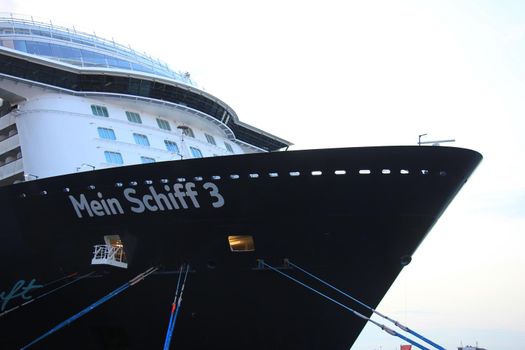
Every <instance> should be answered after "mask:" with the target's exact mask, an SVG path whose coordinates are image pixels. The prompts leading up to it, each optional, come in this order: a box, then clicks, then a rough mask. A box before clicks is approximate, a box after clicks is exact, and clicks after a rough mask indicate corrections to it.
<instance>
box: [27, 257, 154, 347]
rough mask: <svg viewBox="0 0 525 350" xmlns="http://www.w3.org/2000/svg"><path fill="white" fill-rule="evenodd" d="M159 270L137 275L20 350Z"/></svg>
mask: <svg viewBox="0 0 525 350" xmlns="http://www.w3.org/2000/svg"><path fill="white" fill-rule="evenodd" d="M157 269H158V268H157V267H152V268H149V269H148V270H146V271H145V272H143V273H141V274H139V275H137V276H136V277H135V278H133V279H131V280H130V281H129V282H126V283H125V284H123V285H122V286H120V287H118V288H117V289H115V290H114V291H112V292H111V293H109V294H107V295H106V296H104V297H103V298H101V299H99V300H98V301H96V302H94V303H93V304H91V305H90V306H88V307H86V308H85V309H83V310H82V311H80V312H79V313H77V314H75V315H73V316H71V317H70V318H68V319H67V320H65V321H63V322H61V323H59V324H58V325H56V326H55V327H53V328H51V329H50V330H49V331H47V332H46V333H44V334H42V335H41V336H40V337H38V338H36V339H35V340H33V341H32V342H30V343H29V344H27V345H25V346H24V347H22V348H21V349H20V350H25V349H28V348H29V347H31V346H33V345H35V344H36V343H38V342H39V341H41V340H42V339H44V338H46V337H48V336H49V335H51V334H53V333H55V332H56V331H58V330H60V329H62V328H64V327H65V326H68V325H69V324H71V323H73V322H74V321H76V320H77V319H79V318H80V317H82V316H84V315H85V314H87V313H88V312H90V311H91V310H93V309H94V308H96V307H97V306H99V305H101V304H103V303H105V302H106V301H108V300H109V299H111V298H113V297H115V296H117V295H118V294H120V293H121V292H123V291H124V290H126V289H127V288H128V287H131V286H133V285H135V284H137V283H139V282H140V281H142V280H143V279H144V278H146V277H148V276H149V275H151V274H152V273H153V272H155V271H157Z"/></svg>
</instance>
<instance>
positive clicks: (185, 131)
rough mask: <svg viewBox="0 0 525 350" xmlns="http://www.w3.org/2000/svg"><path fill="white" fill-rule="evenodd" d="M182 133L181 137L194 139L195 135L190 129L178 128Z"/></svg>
mask: <svg viewBox="0 0 525 350" xmlns="http://www.w3.org/2000/svg"><path fill="white" fill-rule="evenodd" d="M180 129H181V131H182V135H184V136H189V137H195V134H194V133H193V130H191V128H189V127H187V126H185V127H183V128H180Z"/></svg>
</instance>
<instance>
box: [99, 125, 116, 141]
mask: <svg viewBox="0 0 525 350" xmlns="http://www.w3.org/2000/svg"><path fill="white" fill-rule="evenodd" d="M97 130H98V136H100V138H102V139H106V140H116V139H117V138H116V136H115V132H114V131H113V129H109V128H98V129H97Z"/></svg>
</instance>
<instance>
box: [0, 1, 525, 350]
mask: <svg viewBox="0 0 525 350" xmlns="http://www.w3.org/2000/svg"><path fill="white" fill-rule="evenodd" d="M0 11H3V12H14V13H19V14H26V15H33V16H35V17H42V18H45V19H47V20H49V19H51V20H52V21H53V23H60V24H64V25H67V26H72V25H74V26H75V27H76V28H77V29H82V30H87V31H90V32H92V31H95V32H96V33H97V35H99V36H103V37H106V38H109V39H111V38H114V39H115V40H116V41H118V42H121V43H124V44H130V45H131V46H132V47H134V48H135V49H139V50H141V51H146V52H148V53H149V54H150V55H152V56H155V57H158V58H160V59H161V60H163V61H165V62H167V63H168V64H170V66H171V67H172V68H175V69H179V70H182V71H189V72H190V73H191V74H192V77H193V78H194V79H196V80H197V82H198V83H199V84H200V85H201V86H202V87H204V88H205V89H206V91H208V92H210V93H212V94H214V95H216V96H217V97H219V98H220V99H222V100H223V101H225V102H226V103H228V104H229V105H230V106H232V107H233V108H234V109H235V110H236V111H237V113H238V115H239V117H240V118H241V120H243V121H244V122H247V123H249V124H252V125H254V126H257V127H259V128H261V129H263V130H266V131H269V132H271V133H274V134H276V135H277V136H280V137H283V138H285V139H288V140H290V141H292V142H294V143H295V146H294V148H295V149H304V148H321V147H343V146H363V145H391V144H415V143H417V136H418V134H423V133H428V134H429V136H428V138H429V139H443V138H446V139H448V138H455V139H456V140H457V142H456V143H455V145H456V146H459V147H466V148H472V149H475V150H477V151H480V152H481V153H482V154H483V155H484V156H485V159H484V161H483V163H482V164H481V166H480V167H479V168H478V170H477V171H476V173H475V174H474V175H473V177H472V178H471V180H470V181H469V182H468V183H467V185H466V186H465V188H464V189H463V191H462V192H461V193H460V194H459V195H458V197H457V198H456V200H455V201H454V202H453V203H452V205H451V206H450V207H449V209H448V210H447V212H446V213H445V214H444V215H443V217H442V218H441V220H440V221H439V222H438V224H437V225H436V226H435V227H434V229H433V230H432V232H431V233H430V235H429V236H428V238H427V239H426V240H425V242H424V243H423V244H422V245H421V246H420V248H419V250H418V251H417V252H416V254H415V255H414V257H413V261H412V263H411V264H410V265H409V266H408V267H407V268H406V269H405V270H404V271H403V272H402V274H401V275H400V277H399V278H398V280H397V281H396V282H395V284H394V286H393V287H392V289H391V290H390V291H389V293H388V294H387V295H386V297H385V298H384V300H383V302H382V303H381V305H380V306H379V310H380V311H382V312H384V313H386V314H391V315H392V316H393V317H394V318H399V319H400V321H401V322H402V323H405V324H408V325H410V326H412V328H414V329H416V330H419V331H421V332H422V333H424V334H426V335H428V336H429V337H430V338H432V339H434V340H436V341H437V342H438V343H441V345H444V346H445V347H447V348H451V349H452V348H454V347H456V346H458V345H460V342H461V341H462V342H463V344H464V345H466V344H474V343H475V342H476V341H478V342H479V345H480V346H483V347H485V348H487V349H489V350H495V349H509V350H518V349H519V350H523V349H524V348H525V302H524V301H523V297H524V295H525V258H524V254H523V249H524V247H525V182H524V181H523V178H524V174H525V157H524V151H525V137H524V132H525V118H524V115H525V114H524V112H525V104H524V101H525V2H524V1H519V0H517V1H496V0H494V1H482V0H479V1H461V0H449V1H446V0H440V1H408V0H407V1H392V0H390V1H387V0H385V1H327V0H324V1H322V2H321V1H318V2H312V1H305V0H303V1H284V0H281V1H273V0H266V1H264V2H263V1H260V2H249V1H213V0H210V1H199V0H193V1H160V0H150V1H147V2H140V3H139V2H129V1H101V0H91V1H89V2H88V1H83V2H80V1H60V0H46V1H42V0H24V1H21V0H20V1H15V0H3V1H2V2H1V3H0ZM399 344H400V342H399V341H398V340H397V339H396V338H392V337H391V336H388V335H386V334H384V333H383V332H381V331H380V330H379V329H377V328H375V327H368V326H367V327H366V328H365V330H364V332H363V334H362V335H361V336H360V338H359V340H358V341H357V342H356V344H355V345H354V346H353V347H352V349H353V350H361V349H363V350H367V349H380V348H382V349H399Z"/></svg>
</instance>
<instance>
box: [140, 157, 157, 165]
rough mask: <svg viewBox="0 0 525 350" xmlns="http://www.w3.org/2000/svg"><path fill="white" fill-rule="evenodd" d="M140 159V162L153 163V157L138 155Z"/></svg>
mask: <svg viewBox="0 0 525 350" xmlns="http://www.w3.org/2000/svg"><path fill="white" fill-rule="evenodd" d="M140 161H141V162H142V164H146V163H155V159H154V158H150V157H140Z"/></svg>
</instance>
